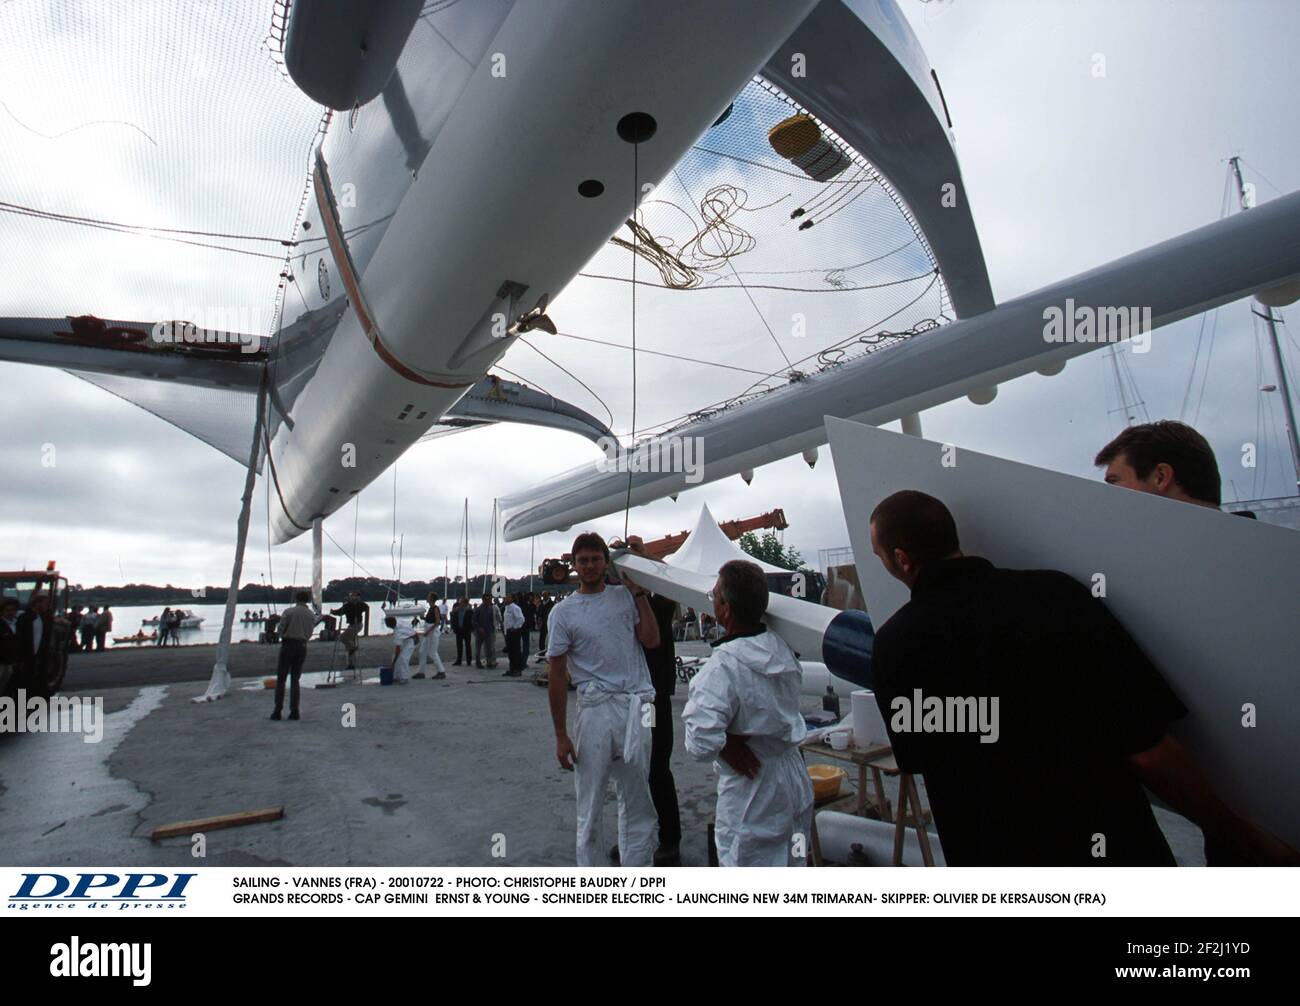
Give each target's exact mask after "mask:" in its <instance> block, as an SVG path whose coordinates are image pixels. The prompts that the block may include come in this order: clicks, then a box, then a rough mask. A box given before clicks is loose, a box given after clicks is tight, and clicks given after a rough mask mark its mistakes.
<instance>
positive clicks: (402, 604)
mask: <svg viewBox="0 0 1300 1006" xmlns="http://www.w3.org/2000/svg"><path fill="white" fill-rule="evenodd" d="M379 607H380V610H382V611H383V613H384V617H385V618H387V617H388V616H389V615H392V616H393V617H394V618H415V617H418V616H420V615H423V614H424V612H425V609H426V608H427V607H428V606H427V605H426V604H425V603H424V602H423V601H412V600H410V599H408V598H405V597H399V598H397V599H396V600H393V601H385V602H384V603H383V604H381V605H380V606H379Z"/></svg>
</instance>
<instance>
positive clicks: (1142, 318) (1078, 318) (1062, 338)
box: [1043, 297, 1151, 353]
mask: <svg viewBox="0 0 1300 1006" xmlns="http://www.w3.org/2000/svg"><path fill="white" fill-rule="evenodd" d="M1043 321H1044V322H1046V324H1044V325H1043V341H1044V342H1089V343H1101V342H1123V341H1124V340H1125V339H1132V341H1133V352H1135V353H1145V352H1147V351H1148V350H1149V349H1150V348H1151V308H1150V306H1149V305H1148V306H1147V307H1101V308H1094V307H1091V306H1090V305H1087V304H1084V305H1081V306H1075V303H1074V298H1073V297H1067V298H1066V299H1065V309H1064V310H1062V309H1061V308H1059V307H1057V306H1056V305H1055V304H1053V305H1052V306H1050V307H1045V308H1043Z"/></svg>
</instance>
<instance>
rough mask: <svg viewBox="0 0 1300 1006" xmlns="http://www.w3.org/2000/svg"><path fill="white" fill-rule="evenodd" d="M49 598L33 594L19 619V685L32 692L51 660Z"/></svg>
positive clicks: (51, 621) (51, 625)
mask: <svg viewBox="0 0 1300 1006" xmlns="http://www.w3.org/2000/svg"><path fill="white" fill-rule="evenodd" d="M52 623H53V619H52V618H51V617H50V596H49V595H48V594H33V595H32V596H31V598H30V599H29V600H28V601H27V610H26V611H24V612H23V613H22V614H21V615H19V616H18V683H19V684H20V685H22V686H23V687H26V688H31V687H32V686H33V685H35V684H36V683H37V682H38V681H40V680H41V679H42V675H43V674H44V671H45V665H46V662H47V661H48V660H49V656H50V636H51V630H52V629H53V624H52Z"/></svg>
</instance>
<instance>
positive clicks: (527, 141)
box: [269, 0, 815, 542]
mask: <svg viewBox="0 0 1300 1006" xmlns="http://www.w3.org/2000/svg"><path fill="white" fill-rule="evenodd" d="M814 5H815V3H814V0H792V2H783V3H780V4H754V3H749V2H745V0H712V2H710V3H706V4H700V3H696V2H693V0H663V2H658V3H655V4H653V5H649V4H645V3H642V2H640V0H608V2H602V3H598V4H593V3H590V2H586V0H551V2H548V3H515V4H514V5H513V6H511V7H510V8H509V10H508V13H506V14H505V16H504V18H503V19H502V20H501V22H500V25H499V28H497V30H496V31H495V34H494V35H493V36H492V37H491V38H490V40H489V42H488V44H487V45H485V46H483V47H482V58H481V59H480V61H479V62H478V64H477V65H476V66H475V67H474V68H473V71H472V72H471V73H470V74H469V75H468V78H467V79H466V80H464V81H463V86H462V87H461V90H460V91H459V94H457V95H455V96H454V104H453V105H452V106H451V107H450V109H449V110H446V109H444V110H443V112H442V113H441V114H440V117H439V124H438V126H437V129H436V131H435V135H433V136H432V137H429V136H425V135H424V133H423V132H419V131H418V130H415V132H416V133H417V135H416V136H415V137H414V138H413V139H411V138H404V142H405V144H406V150H407V152H408V154H410V153H411V152H412V151H417V152H419V153H422V154H423V157H422V160H419V161H418V162H417V166H416V167H415V168H414V169H413V171H414V177H413V178H409V179H404V180H403V182H404V183H405V182H407V181H409V185H408V186H407V188H406V190H405V193H404V194H403V195H402V196H401V198H400V202H399V203H398V204H397V205H396V207H395V208H391V209H390V208H388V207H386V206H384V205H382V203H383V200H382V198H379V199H375V202H376V203H377V205H375V208H374V210H373V212H374V213H375V214H378V213H379V212H380V211H381V210H387V211H388V213H389V214H390V216H391V219H389V220H388V221H387V224H386V227H384V228H383V231H382V236H381V237H379V239H378V242H377V244H374V245H373V247H366V248H365V250H364V254H360V253H356V249H355V248H353V247H350V244H351V238H350V237H349V236H347V235H348V233H349V226H348V224H347V222H346V221H340V220H339V219H337V218H336V217H335V214H337V213H339V212H340V211H339V207H340V205H341V204H343V203H345V202H346V200H345V198H343V197H344V192H343V186H344V185H345V184H347V181H348V179H347V178H345V177H342V176H341V175H340V169H338V168H336V166H335V164H334V163H332V162H331V161H330V160H328V159H327V157H326V155H325V151H327V150H329V149H331V148H330V146H329V137H328V136H327V137H326V142H325V143H323V145H322V154H321V156H320V157H319V158H318V162H317V173H316V177H315V188H316V191H315V199H314V205H313V206H311V207H310V209H309V212H308V216H309V218H310V219H311V220H317V221H319V222H320V226H321V227H322V228H323V230H324V232H325V233H326V234H327V235H328V236H329V237H330V246H331V248H330V250H331V253H332V255H331V259H332V261H327V262H326V269H327V270H329V268H330V267H331V266H332V267H333V270H335V272H334V275H337V276H339V277H340V279H341V281H342V286H343V287H344V288H345V289H346V290H347V295H348V303H347V309H346V311H344V312H343V313H342V315H341V316H340V317H339V318H338V324H337V329H336V330H335V331H334V333H333V336H332V338H331V339H330V342H329V345H328V347H327V348H326V350H325V353H324V356H323V357H322V358H321V360H320V362H319V365H318V366H317V367H316V368H315V370H314V373H313V374H312V376H311V379H310V380H309V381H307V382H305V384H303V386H302V388H301V390H300V392H299V393H298V394H297V397H296V399H295V400H294V401H293V402H292V405H291V407H290V411H291V420H292V422H291V423H290V422H283V423H280V424H279V426H278V429H275V431H274V433H273V435H272V438H271V443H270V452H269V453H270V468H271V476H272V479H273V482H274V485H275V489H276V493H275V495H276V497H277V498H278V501H279V504H280V505H279V506H278V507H274V508H273V515H272V530H273V534H274V538H275V541H276V542H284V541H287V540H289V539H291V538H294V537H296V536H297V535H298V534H301V533H302V532H303V531H305V530H307V529H308V528H309V527H311V524H312V522H313V521H314V520H317V519H320V518H322V517H324V516H326V515H328V514H330V513H332V512H334V511H335V510H337V509H338V508H339V507H341V506H342V505H344V504H345V503H346V502H347V501H348V500H349V499H350V497H351V496H352V495H353V494H354V493H356V492H358V491H359V490H360V489H361V488H362V487H364V486H365V485H366V484H368V483H369V482H370V481H372V480H373V479H374V478H375V477H376V476H377V475H379V474H380V473H381V472H382V471H383V470H384V469H386V468H387V467H388V466H389V465H390V464H392V462H393V461H394V460H395V459H396V458H397V457H399V456H400V455H401V454H402V452H403V451H405V450H406V449H407V448H408V447H410V446H411V444H413V443H414V442H415V441H416V440H417V439H419V437H420V436H421V435H422V434H423V433H424V431H425V430H426V429H427V428H428V423H429V422H431V421H433V420H434V419H436V418H437V417H439V416H441V415H443V414H444V413H446V412H448V411H449V410H451V409H452V407H453V406H454V405H455V404H456V403H457V401H458V400H459V399H460V398H461V396H462V395H464V394H465V393H466V391H467V390H468V389H469V388H470V387H472V386H473V385H474V384H475V383H476V382H478V381H479V380H480V379H481V378H482V377H483V376H484V374H485V373H486V372H487V370H488V368H489V367H490V366H491V365H492V364H494V363H495V362H496V361H497V360H498V359H499V358H500V357H501V356H502V354H504V353H505V351H506V350H507V349H508V348H509V346H510V344H511V343H512V342H513V337H512V335H511V333H509V332H505V333H504V337H499V336H502V334H503V333H502V329H503V328H504V327H505V326H509V325H513V324H514V323H516V322H518V321H519V319H520V317H521V316H523V315H525V314H527V313H528V312H530V311H533V310H535V309H536V308H538V307H539V306H541V307H544V305H545V304H546V303H547V301H548V299H549V298H552V297H554V296H556V295H557V294H558V293H559V292H560V291H561V290H562V289H563V288H564V287H565V286H566V285H567V284H568V282H569V281H570V280H571V279H572V278H573V277H574V276H575V275H576V274H577V272H578V270H579V269H580V268H581V267H582V266H583V264H584V263H585V262H586V261H587V260H588V259H589V258H590V257H591V255H592V254H593V253H594V252H595V251H596V250H597V249H599V248H600V247H601V246H602V245H603V244H604V243H605V241H606V240H608V238H609V236H610V235H611V234H613V233H614V232H615V231H616V230H617V229H618V227H619V226H621V225H622V223H623V221H624V220H626V219H627V217H628V215H629V214H630V212H631V210H632V205H631V204H632V199H631V193H632V192H634V191H635V188H634V178H633V169H634V148H633V145H632V144H630V143H629V142H627V141H626V140H625V139H623V138H622V137H620V135H619V130H618V127H619V123H620V121H622V120H624V118H625V117H626V116H628V115H629V114H631V113H643V114H645V115H648V116H651V117H652V118H653V121H654V125H655V128H654V132H653V135H652V136H650V137H648V138H646V139H644V141H643V142H640V143H638V144H637V145H636V147H635V158H636V167H637V172H638V174H639V176H640V179H641V180H643V181H647V182H656V183H657V182H658V181H659V180H660V179H662V178H663V177H664V176H665V175H666V174H667V173H668V172H669V171H670V170H671V169H672V168H673V166H674V165H675V164H676V163H677V162H678V161H679V160H680V159H681V157H682V155H683V154H684V153H685V151H686V150H687V149H688V148H689V147H690V145H691V144H692V143H694V142H695V140H696V139H697V137H699V135H700V134H701V133H703V132H704V130H705V129H706V128H707V127H708V126H709V125H710V123H711V122H712V121H713V120H714V119H715V118H716V117H717V116H718V114H719V113H720V112H721V111H722V110H723V109H724V108H726V106H727V105H728V103H729V102H730V101H731V100H732V98H733V97H734V95H735V94H736V92H738V91H739V90H740V89H741V88H742V87H743V86H744V85H745V84H746V83H747V82H748V81H749V80H750V79H751V77H752V76H753V74H754V73H755V71H757V70H758V69H759V68H760V67H762V66H763V64H764V62H765V61H766V60H767V59H768V57H769V56H771V54H772V52H773V51H774V50H775V49H776V47H777V46H778V45H780V44H781V43H782V42H783V41H785V40H786V39H787V38H788V37H789V36H790V34H791V33H792V32H793V31H794V29H795V28H796V27H797V26H798V25H799V23H800V22H801V21H802V20H803V18H804V17H805V16H806V15H807V14H808V12H809V11H810V10H811V9H812V8H813V6H814ZM497 9H500V8H497ZM412 37H413V38H414V37H415V36H414V35H413V36H412ZM723 38H725V40H726V44H725V45H720V44H718V40H719V39H723ZM409 76H410V74H409V73H408V77H409ZM390 83H391V82H390ZM391 90H392V88H391V87H389V88H386V89H385V92H384V100H383V105H384V109H383V110H384V111H387V113H388V115H389V117H390V118H391V120H392V130H393V131H394V132H398V133H400V132H402V131H403V130H406V132H411V130H410V129H407V128H406V124H405V122H406V120H405V119H404V118H403V117H402V116H401V115H398V114H396V111H395V110H396V109H398V108H400V107H401V103H400V102H399V101H398V100H397V98H395V97H394V96H393V95H392V94H391V93H390V91H391ZM426 93H427V95H428V98H427V100H428V101H430V102H439V101H441V102H446V101H447V100H448V99H447V97H446V95H445V94H439V93H437V92H436V89H434V90H430V91H427V92H426V91H422V90H421V89H420V87H419V81H414V80H408V81H407V82H406V84H405V89H404V91H403V95H404V96H408V97H409V96H414V97H413V98H412V99H411V100H412V101H413V104H412V106H411V108H410V109H409V111H410V118H411V120H412V121H413V122H414V123H415V125H416V126H418V124H419V119H420V115H421V113H422V112H423V111H424V109H423V108H422V106H421V104H420V102H423V101H425V100H426V99H425V98H424V97H422V96H423V95H425V94H426ZM379 103H380V102H379V100H378V99H376V100H375V101H374V102H372V105H378V104H379ZM370 109H371V106H367V107H366V108H365V109H363V110H362V114H363V115H365V114H369V113H370ZM375 114H379V113H378V112H376V113H375ZM339 123H340V118H339V117H336V118H335V120H334V123H333V124H332V127H331V131H333V130H336V129H338V128H339ZM330 156H331V157H333V156H334V155H332V154H331V155H330ZM410 159H411V160H414V159H415V155H412V156H411V158H410ZM589 180H594V181H596V182H599V183H600V186H601V187H602V189H603V193H602V194H600V195H596V196H594V197H584V195H582V194H580V193H579V186H580V185H581V184H582V183H584V182H587V181H589ZM588 191H590V188H589V189H588ZM624 193H626V196H623V194H624ZM356 198H357V199H358V200H362V199H366V198H367V193H366V192H364V191H360V190H359V191H358V192H357V193H356ZM371 198H374V197H371ZM340 223H342V226H339V224H340ZM304 266H305V271H306V272H307V274H308V275H311V274H312V273H313V271H314V270H315V269H318V268H319V266H318V265H317V264H316V263H314V262H305V263H304ZM300 285H301V284H300ZM503 318H504V320H505V326H503V325H502V319H503ZM494 336H498V337H494ZM286 418H289V417H286ZM345 458H346V459H347V462H350V464H349V463H345V461H344V459H345Z"/></svg>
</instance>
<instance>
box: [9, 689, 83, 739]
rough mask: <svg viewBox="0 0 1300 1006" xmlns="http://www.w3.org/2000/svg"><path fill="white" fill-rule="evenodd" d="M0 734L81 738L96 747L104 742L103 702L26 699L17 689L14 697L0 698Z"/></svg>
mask: <svg viewBox="0 0 1300 1006" xmlns="http://www.w3.org/2000/svg"><path fill="white" fill-rule="evenodd" d="M0 734H81V735H82V737H81V739H82V740H83V741H84V742H85V743H87V744H98V743H99V742H100V741H102V740H103V739H104V699H103V697H102V696H96V697H94V698H90V697H88V696H86V697H81V698H73V697H71V696H68V695H56V696H54V697H53V698H50V699H47V698H45V697H43V696H40V695H32V696H30V697H29V696H28V695H27V691H26V689H23V688H20V689H18V694H17V696H16V697H15V696H12V695H5V696H3V697H0Z"/></svg>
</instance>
